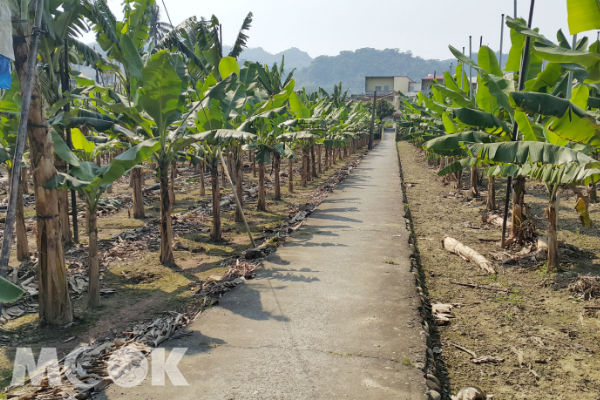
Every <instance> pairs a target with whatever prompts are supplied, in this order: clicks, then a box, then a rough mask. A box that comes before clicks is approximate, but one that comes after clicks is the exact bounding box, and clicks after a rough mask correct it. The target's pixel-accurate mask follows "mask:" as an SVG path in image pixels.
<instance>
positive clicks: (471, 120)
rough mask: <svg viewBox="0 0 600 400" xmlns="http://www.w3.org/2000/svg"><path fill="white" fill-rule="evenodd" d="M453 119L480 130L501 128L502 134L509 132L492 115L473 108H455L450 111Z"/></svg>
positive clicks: (501, 122) (503, 124) (505, 126)
mask: <svg viewBox="0 0 600 400" xmlns="http://www.w3.org/2000/svg"><path fill="white" fill-rule="evenodd" d="M452 112H453V114H454V117H455V118H458V119H459V120H460V121H461V122H462V123H464V124H467V125H470V126H475V127H478V128H481V129H494V128H502V130H503V131H504V132H510V129H509V128H508V126H507V125H506V124H505V123H504V121H502V120H500V119H498V118H496V117H495V116H494V114H491V113H487V112H485V111H481V110H475V109H473V108H457V109H454V110H452Z"/></svg>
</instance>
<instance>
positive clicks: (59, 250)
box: [9, 0, 73, 325]
mask: <svg viewBox="0 0 600 400" xmlns="http://www.w3.org/2000/svg"><path fill="white" fill-rule="evenodd" d="M21 3H23V4H21ZM28 3H29V2H28V1H25V2H20V1H17V0H11V1H10V3H9V5H10V7H11V10H22V11H23V12H22V14H21V15H20V20H26V19H28V17H29V16H28V13H27V11H26V10H28ZM22 6H24V7H22ZM18 15H19V14H18V13H15V16H17V19H19V17H18ZM38 15H40V16H41V14H38ZM32 25H33V24H24V23H22V22H21V21H19V22H17V23H15V24H14V25H13V48H14V53H15V70H16V72H17V76H18V77H19V83H20V86H21V88H25V87H26V84H27V83H29V82H32V83H33V88H32V89H33V90H32V96H31V106H30V111H29V114H28V116H27V136H28V139H29V148H30V159H31V168H32V171H33V182H34V193H35V211H36V215H37V235H38V240H37V244H38V254H40V255H41V256H40V259H39V265H38V280H39V292H40V293H39V300H40V301H39V302H40V310H39V315H40V324H41V325H45V324H49V325H64V324H67V323H70V322H71V321H72V320H73V309H72V306H71V300H70V298H69V293H68V287H67V280H66V274H65V269H64V265H65V262H64V254H63V247H62V240H61V231H60V222H59V220H58V218H57V216H58V214H59V209H58V191H57V190H56V189H48V188H45V187H44V184H45V182H47V181H48V179H50V178H51V177H52V176H53V175H54V173H55V168H54V151H53V145H52V140H51V137H50V133H49V131H48V128H47V126H46V118H45V114H44V107H43V100H42V90H41V86H40V84H39V79H38V74H37V70H36V69H34V74H33V76H29V73H28V60H29V57H30V56H29V40H27V38H29V37H30V36H31V34H32V30H31V26H32ZM33 42H34V43H35V41H33ZM33 57H36V58H37V54H33ZM29 79H31V81H29Z"/></svg>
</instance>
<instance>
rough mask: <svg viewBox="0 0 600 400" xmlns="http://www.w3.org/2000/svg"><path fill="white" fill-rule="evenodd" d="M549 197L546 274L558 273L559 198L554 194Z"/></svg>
mask: <svg viewBox="0 0 600 400" xmlns="http://www.w3.org/2000/svg"><path fill="white" fill-rule="evenodd" d="M556 192H557V191H556V190H555V191H554V193H553V194H552V195H551V196H550V201H549V202H548V208H547V209H546V212H547V214H548V272H558V267H559V264H560V258H559V253H558V234H557V228H558V201H559V196H558V194H557V193H556Z"/></svg>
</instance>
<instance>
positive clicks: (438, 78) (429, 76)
mask: <svg viewBox="0 0 600 400" xmlns="http://www.w3.org/2000/svg"><path fill="white" fill-rule="evenodd" d="M433 79H434V76H433V75H427V76H426V77H425V78H421V80H422V81H431V80H433ZM435 80H436V81H443V80H444V75H437V76H436V77H435Z"/></svg>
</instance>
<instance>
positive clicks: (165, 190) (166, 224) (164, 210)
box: [159, 160, 175, 265]
mask: <svg viewBox="0 0 600 400" xmlns="http://www.w3.org/2000/svg"><path fill="white" fill-rule="evenodd" d="M159 168H160V172H159V173H160V257H159V258H160V263H161V264H162V265H173V264H174V263H175V257H174V255H173V246H172V243H173V227H172V225H171V207H172V204H171V196H170V190H169V163H168V162H167V161H163V160H161V161H159Z"/></svg>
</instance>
